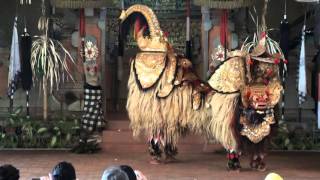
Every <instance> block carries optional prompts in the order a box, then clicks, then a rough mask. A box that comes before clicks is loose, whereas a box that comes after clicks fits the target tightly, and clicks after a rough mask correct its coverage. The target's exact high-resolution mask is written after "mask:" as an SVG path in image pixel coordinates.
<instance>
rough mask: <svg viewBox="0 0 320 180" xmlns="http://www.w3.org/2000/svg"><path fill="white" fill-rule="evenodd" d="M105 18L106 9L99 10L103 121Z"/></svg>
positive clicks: (104, 105)
mask: <svg viewBox="0 0 320 180" xmlns="http://www.w3.org/2000/svg"><path fill="white" fill-rule="evenodd" d="M106 17H107V9H106V8H101V9H100V17H99V21H98V26H99V28H100V30H101V50H100V51H101V87H102V91H103V106H102V107H103V112H104V120H105V121H107V119H106V117H107V116H106V113H107V95H106V92H107V90H106V89H107V86H106V84H107V80H106V78H105V77H106V76H105V74H106V68H107V66H106Z"/></svg>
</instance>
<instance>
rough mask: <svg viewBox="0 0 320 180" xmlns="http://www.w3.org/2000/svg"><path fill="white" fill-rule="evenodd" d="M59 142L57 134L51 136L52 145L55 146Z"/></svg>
mask: <svg viewBox="0 0 320 180" xmlns="http://www.w3.org/2000/svg"><path fill="white" fill-rule="evenodd" d="M56 144H57V136H53V137H52V138H51V142H50V146H51V147H54V146H55V145H56Z"/></svg>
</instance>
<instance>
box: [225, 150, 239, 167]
mask: <svg viewBox="0 0 320 180" xmlns="http://www.w3.org/2000/svg"><path fill="white" fill-rule="evenodd" d="M239 157H240V156H239V154H238V153H237V152H236V151H235V150H228V152H227V158H228V166H227V168H228V170H240V169H241V166H240V160H239Z"/></svg>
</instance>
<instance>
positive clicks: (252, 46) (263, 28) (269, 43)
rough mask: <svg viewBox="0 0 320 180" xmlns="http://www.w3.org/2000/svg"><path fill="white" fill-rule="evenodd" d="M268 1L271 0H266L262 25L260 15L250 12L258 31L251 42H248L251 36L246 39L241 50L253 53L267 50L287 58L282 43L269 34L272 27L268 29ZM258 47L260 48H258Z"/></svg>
mask: <svg viewBox="0 0 320 180" xmlns="http://www.w3.org/2000/svg"><path fill="white" fill-rule="evenodd" d="M268 2H269V0H265V4H264V7H263V10H262V16H261V18H262V19H261V25H260V24H259V19H258V16H257V18H254V17H253V15H252V14H251V13H250V16H251V18H252V20H253V22H254V24H255V25H256V29H257V31H256V32H255V33H254V35H253V39H252V41H251V42H248V39H249V37H248V38H247V39H246V40H245V42H244V44H243V46H242V47H241V50H243V51H246V52H251V53H260V52H253V51H263V50H265V51H266V52H268V53H269V54H270V55H276V54H277V55H278V56H279V57H278V58H279V59H283V60H284V59H285V57H284V55H283V53H282V50H281V48H280V45H279V43H278V42H276V41H275V40H273V39H271V38H270V37H269V36H268V31H270V30H272V29H267V25H266V19H265V17H266V13H267V8H268ZM254 11H255V13H256V10H255V8H254ZM257 47H258V48H257Z"/></svg>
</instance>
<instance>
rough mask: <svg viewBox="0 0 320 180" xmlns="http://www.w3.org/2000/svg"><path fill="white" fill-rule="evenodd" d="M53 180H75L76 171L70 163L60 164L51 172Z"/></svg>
mask: <svg viewBox="0 0 320 180" xmlns="http://www.w3.org/2000/svg"><path fill="white" fill-rule="evenodd" d="M52 178H53V180H76V171H75V170H74V167H73V165H72V164H71V163H68V162H65V161H64V162H60V163H58V164H57V165H56V166H55V167H54V168H53V170H52Z"/></svg>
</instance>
